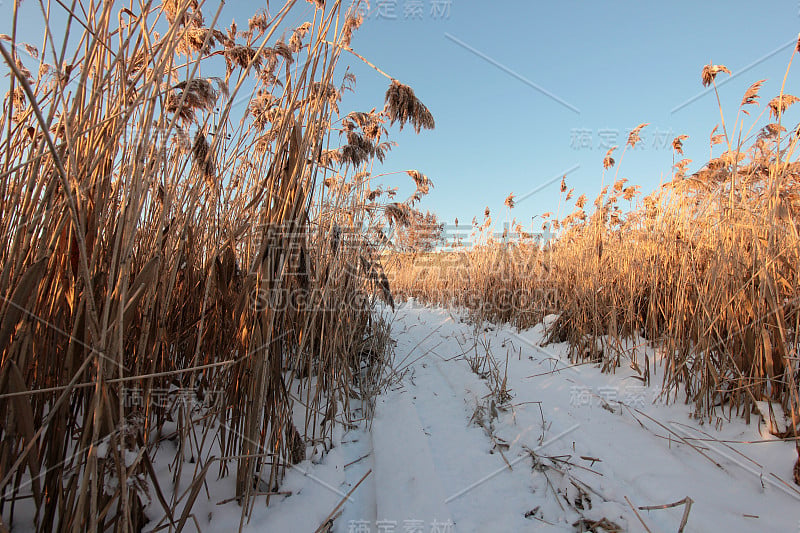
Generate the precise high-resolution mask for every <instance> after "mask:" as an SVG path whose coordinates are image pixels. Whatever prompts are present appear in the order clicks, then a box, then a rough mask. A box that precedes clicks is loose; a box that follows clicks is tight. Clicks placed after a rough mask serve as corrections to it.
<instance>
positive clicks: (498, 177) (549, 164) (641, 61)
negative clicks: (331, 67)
mask: <svg viewBox="0 0 800 533" xmlns="http://www.w3.org/2000/svg"><path fill="white" fill-rule="evenodd" d="M377 4H378V3H376V2H375V1H373V2H372V11H373V12H372V13H371V15H370V16H368V17H367V20H366V21H365V24H364V25H363V26H362V28H361V30H360V31H359V32H358V34H357V36H356V38H355V39H354V41H353V47H354V48H355V49H356V50H358V51H359V52H361V53H363V54H365V55H366V56H368V57H369V58H370V60H372V61H373V62H374V63H376V64H377V65H380V66H381V67H382V68H383V69H384V70H386V71H387V72H389V73H390V74H391V75H392V76H394V77H397V78H398V79H400V80H401V81H403V82H404V83H406V84H408V85H410V86H412V87H413V88H414V89H415V91H416V94H417V96H418V97H419V98H420V99H421V100H422V101H423V102H424V103H425V104H426V105H427V106H428V107H429V108H430V110H431V111H432V113H433V115H434V117H435V119H436V129H435V130H434V131H425V132H423V133H422V134H421V135H419V136H417V135H415V134H414V133H413V131H410V132H407V131H405V130H404V131H403V132H402V133H401V134H396V135H395V136H394V139H395V140H397V141H399V143H400V145H399V146H398V147H397V148H395V150H394V151H393V152H392V154H391V156H390V158H389V159H388V161H387V163H388V164H387V167H390V168H393V169H405V168H418V169H419V170H420V171H422V172H423V173H425V174H427V175H428V176H429V177H430V178H431V179H432V180H433V182H434V184H435V188H434V189H433V190H432V191H431V194H430V195H429V197H427V198H426V200H425V201H424V202H423V208H430V209H432V210H435V211H436V212H438V213H439V214H440V216H441V218H442V219H443V220H445V221H448V222H452V221H453V219H454V218H456V217H458V218H459V221H460V222H461V223H464V222H467V223H468V222H469V221H470V220H471V219H472V217H473V216H478V218H479V219H480V218H481V217H482V214H483V210H484V208H485V207H486V206H489V207H490V208H491V210H492V212H493V214H494V215H495V216H494V218H495V221H499V220H505V219H506V213H507V211H506V209H505V207H504V206H503V201H504V199H505V198H506V196H507V195H508V193H510V192H514V193H515V194H516V195H517V197H518V198H521V197H523V196H525V195H526V194H529V193H531V192H532V191H536V190H537V189H540V190H539V191H538V192H536V193H534V194H531V195H530V196H529V197H527V198H526V199H525V200H523V201H521V202H519V203H518V204H517V207H516V208H515V209H514V210H513V211H512V216H516V217H517V218H518V220H520V221H522V222H526V221H527V222H529V221H530V217H532V216H534V215H537V214H541V213H543V212H546V211H555V210H556V208H557V203H558V196H559V194H558V193H559V189H558V187H559V180H558V179H557V178H560V176H561V175H562V174H563V173H565V172H567V171H568V170H571V169H572V171H571V172H570V173H569V175H568V176H567V184H568V186H569V187H575V189H576V197H577V196H578V195H580V194H581V193H584V192H585V193H587V196H589V197H590V199H592V198H593V196H594V195H596V193H597V192H598V191H599V190H600V181H601V173H602V172H601V171H602V160H603V156H604V155H605V151H606V148H604V147H603V145H604V144H605V143H606V142H607V141H608V140H611V141H612V142H613V143H614V144H619V145H620V150H618V151H617V153H616V154H615V155H616V159H617V160H619V156H620V154H621V148H622V145H624V144H625V140H626V138H627V131H628V130H630V129H631V128H633V127H635V126H636V125H637V124H639V123H642V122H649V123H650V126H648V127H647V128H646V129H645V130H644V131H643V134H642V139H643V142H642V144H641V146H640V148H638V149H637V150H635V151H633V152H631V151H629V152H628V153H627V154H626V155H625V159H624V161H623V162H622V166H621V169H620V174H619V176H620V177H625V178H628V179H629V180H630V183H631V184H640V185H641V186H642V189H643V191H645V192H647V191H650V190H653V189H654V188H656V187H658V185H659V183H660V180H661V179H662V177H666V179H669V177H668V176H669V173H670V169H671V166H672V150H671V142H672V138H673V137H674V136H676V135H678V134H687V135H689V136H690V138H689V139H688V140H687V141H686V143H685V149H686V157H688V158H691V159H693V163H692V165H691V166H690V170H691V171H694V170H697V169H698V168H699V167H700V166H701V165H702V164H703V163H705V162H706V161H707V160H708V155H709V142H708V138H709V134H710V133H711V130H712V128H713V127H714V126H715V125H716V124H718V123H719V110H718V108H717V104H716V99H715V97H714V94H713V92H710V93H706V94H705V95H704V96H702V97H701V98H698V99H696V100H695V101H693V102H691V103H690V104H688V105H684V107H682V108H680V109H677V110H676V108H677V107H679V106H681V105H682V104H685V103H686V102H687V100H689V99H691V98H694V97H696V96H697V95H698V94H700V93H702V92H703V91H704V88H703V86H702V84H701V83H700V72H701V69H702V67H703V65H704V64H707V63H708V62H709V61H713V62H714V63H721V64H724V65H727V66H728V67H729V68H730V69H731V71H732V72H733V74H734V79H732V80H731V81H730V82H728V83H725V84H724V85H723V86H722V87H721V88H720V93H721V97H722V99H723V106H724V108H725V110H726V121H730V123H733V121H734V120H735V118H736V112H737V108H738V105H739V102H740V101H741V98H742V95H743V93H744V91H745V90H746V89H747V87H748V86H749V85H750V84H751V83H752V82H755V81H757V80H760V79H762V78H767V80H768V81H767V82H766V83H765V84H764V88H763V89H762V92H761V94H762V104H763V105H764V106H765V105H766V102H768V101H769V100H770V99H771V98H773V97H774V96H777V95H778V94H779V92H780V86H781V82H782V79H783V76H784V73H785V70H786V66H787V65H788V62H789V58H790V56H791V52H792V49H793V44H789V43H794V42H796V40H797V36H798V32H800V2H798V1H797V0H794V1H788V0H785V1H771V2H764V3H760V4H754V3H752V2H744V1H740V0H728V1H692V2H689V1H684V0H678V1H671V2H642V1H633V0H611V1H608V0H605V1H601V0H594V1H586V0H562V1H554V2H534V1H504V2H477V1H468V0H452V1H451V2H449V13H448V14H447V15H446V16H445V15H442V14H441V13H440V12H437V13H434V12H433V11H434V8H435V7H437V8H440V7H441V5H442V4H448V2H436V1H434V0H423V1H422V2H417V3H416V4H422V5H423V12H422V16H421V17H419V16H418V13H417V12H416V11H415V9H413V8H412V9H409V10H408V11H406V9H407V5H408V4H415V2H410V1H407V0H397V1H396V2H386V4H393V5H394V6H395V9H394V18H390V17H389V16H388V15H387V14H386V12H380V11H379V10H378V9H377ZM435 4H438V5H435ZM412 7H413V6H412ZM411 14H417V17H412V16H410V15H411ZM407 15H408V16H407ZM778 49H781V50H779V51H777V53H774V52H775V51H776V50H778ZM771 53H774V55H772V56H771V57H768V58H766V59H763V58H764V57H765V56H767V55H769V54H771ZM759 60H760V61H759ZM748 66H749V67H750V68H749V70H747V71H746V72H742V71H743V69H745V68H746V67H748ZM357 73H358V86H357V89H358V98H359V99H363V101H364V103H365V105H364V107H371V106H373V105H376V106H380V105H381V104H382V95H383V91H384V90H385V83H384V80H383V79H380V77H379V76H377V75H376V74H374V73H371V72H370V71H369V70H368V69H365V68H359V69H357ZM725 78H727V76H726V75H724V74H720V76H719V77H718V78H717V79H718V81H722V80H724V79H725ZM798 82H800V59H798V60H797V61H796V62H795V66H794V70H793V74H790V76H789V78H788V81H787V86H786V92H788V93H793V94H797V95H798V96H800V86H798ZM545 92H546V93H549V94H550V95H552V96H548V95H547V94H546V93H545ZM373 93H374V95H375V98H374V100H372V99H371V97H372V95H373ZM576 109H577V111H576ZM791 111H793V112H791ZM728 115H729V116H728ZM757 115H758V113H753V118H752V119H751V121H752V120H753V119H755V118H756V116H757ZM784 119H785V120H784V124H786V125H787V126H794V125H795V124H797V121H798V120H800V105H798V107H797V109H793V110H790V112H787V114H786V115H785V117H784ZM749 123H750V122H748V124H749ZM729 127H730V125H729ZM615 135H616V137H617V139H616V141H614V140H613V139H614V137H615ZM587 144H588V146H587ZM721 151H722V148H721V146H717V147H716V149H715V152H714V154H715V155H717V154H718V153H720V152H721ZM576 167H577V168H576ZM612 178H613V176H612ZM396 179H402V178H401V177H397V178H396ZM554 179H556V181H555V182H553V183H551V184H550V185H549V186H547V185H546V184H547V183H548V182H551V181H552V180H554ZM607 179H608V178H607ZM543 186H544V187H543ZM542 187H543V188H542ZM568 212H569V211H567V212H564V210H563V209H562V215H564V214H567V213H568Z"/></svg>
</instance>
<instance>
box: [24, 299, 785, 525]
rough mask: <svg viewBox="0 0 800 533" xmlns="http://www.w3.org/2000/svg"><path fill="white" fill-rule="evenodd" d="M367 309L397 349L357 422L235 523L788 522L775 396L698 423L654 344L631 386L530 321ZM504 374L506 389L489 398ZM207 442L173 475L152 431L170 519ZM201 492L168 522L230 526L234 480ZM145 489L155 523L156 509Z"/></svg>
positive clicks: (210, 449) (170, 449) (409, 307)
mask: <svg viewBox="0 0 800 533" xmlns="http://www.w3.org/2000/svg"><path fill="white" fill-rule="evenodd" d="M384 312H385V313H387V314H388V317H389V318H390V320H391V321H392V322H393V324H392V331H393V333H392V336H393V338H394V340H395V341H396V342H397V345H396V348H395V356H394V365H393V380H392V382H391V385H390V386H389V387H387V390H386V391H385V392H384V393H383V394H382V395H381V396H380V397H379V398H378V399H377V400H376V403H375V406H374V419H373V421H372V423H371V425H370V423H369V422H365V421H360V422H358V423H357V424H356V425H354V426H353V427H351V428H347V429H345V428H341V427H340V428H339V429H338V430H337V431H335V432H334V438H333V442H332V443H330V444H329V445H328V446H326V447H325V448H324V449H323V448H322V447H320V446H318V447H317V448H316V450H314V449H313V448H311V447H309V448H308V450H307V457H308V459H307V460H306V461H304V462H302V463H300V464H298V465H296V466H294V467H293V468H291V469H289V470H288V472H287V475H286V478H285V479H284V480H283V482H282V483H281V486H280V487H279V491H281V493H283V494H281V495H273V496H272V497H271V499H270V502H269V505H267V503H266V498H265V497H264V496H258V497H256V499H255V502H254V504H253V509H252V513H251V515H250V519H249V520H246V521H245V522H244V523H243V524H242V525H243V528H242V529H243V531H249V532H261V531H315V530H316V529H317V528H318V527H319V526H320V525H322V524H323V523H324V522H325V521H326V520H327V519H329V518H330V517H331V516H334V517H335V520H334V521H333V525H332V531H334V532H338V533H350V532H359V533H366V532H379V531H380V532H395V531H396V532H404V533H405V532H412V531H415V532H425V533H428V532H445V531H458V532H470V531H535V530H542V531H576V530H579V529H577V527H576V526H575V524H578V526H580V524H581V521H582V523H583V524H591V523H592V522H599V521H605V522H604V523H606V524H607V525H608V524H615V525H617V526H619V527H620V528H621V529H622V530H625V531H645V526H644V525H643V524H642V521H644V523H645V524H646V527H647V528H648V529H649V530H650V531H654V532H655V531H678V529H679V527H680V525H681V522H682V519H683V518H684V514H685V512H686V510H687V505H686V503H685V502H686V501H687V500H686V498H690V499H691V502H692V504H691V507H690V508H689V513H688V520H687V523H686V526H685V529H684V530H685V531H733V532H735V531H797V530H798V526H800V505H798V500H800V490H798V489H800V488H799V487H797V486H796V485H795V484H794V482H793V481H792V468H793V466H794V462H795V460H796V452H795V448H794V445H793V444H792V443H791V442H783V441H780V440H778V439H777V438H775V437H773V436H772V435H771V434H770V433H769V432H768V430H767V426H768V425H769V424H776V423H777V424H779V423H780V422H781V419H782V417H784V414H783V413H782V411H780V410H779V409H777V408H776V406H771V409H770V406H769V405H768V404H766V403H765V404H761V405H760V406H759V408H760V409H761V411H762V412H763V413H764V416H765V417H766V418H767V419H766V420H761V419H760V418H759V417H753V422H752V423H751V424H750V425H746V424H745V423H744V421H743V420H741V419H739V418H736V417H735V415H734V417H733V418H732V419H731V420H720V421H715V422H719V423H715V424H708V423H707V422H706V423H703V421H701V420H698V419H695V418H693V417H692V413H693V407H692V406H691V405H686V404H684V403H683V402H682V401H681V400H682V396H679V399H678V401H677V402H676V403H671V404H669V405H665V404H664V403H663V400H662V399H661V398H660V394H659V393H660V390H659V388H658V384H659V383H660V382H661V379H660V376H661V374H660V371H661V368H660V365H659V364H658V360H659V354H658V352H657V350H655V349H654V348H652V347H650V346H648V344H647V342H646V341H644V340H639V341H638V342H636V343H631V344H630V345H629V346H628V348H629V349H630V352H631V353H634V351H636V352H637V353H638V355H639V357H640V359H639V360H640V361H641V357H642V356H643V355H644V354H647V356H648V358H649V360H650V362H651V365H650V366H651V368H650V370H651V372H652V381H651V382H652V384H653V385H651V386H648V387H645V386H644V385H643V384H642V382H641V380H640V379H639V377H638V374H637V372H636V371H635V370H634V369H632V368H630V365H629V364H628V362H627V361H624V360H623V364H622V366H621V367H620V368H617V369H616V371H615V373H612V374H603V373H601V371H600V368H598V367H597V365H592V364H588V365H577V366H576V365H572V364H570V362H569V360H568V357H567V346H566V345H549V346H544V347H543V346H540V343H541V342H542V339H543V325H541V324H540V325H539V326H536V327H534V328H532V329H530V330H527V331H521V332H518V331H516V330H514V329H513V328H510V327H500V326H495V325H490V324H486V325H482V326H481V327H477V328H476V327H475V326H474V325H473V324H470V323H469V321H467V320H465V318H464V316H462V315H461V314H460V313H458V312H456V311H453V310H445V309H436V308H429V307H425V306H422V305H419V304H418V303H416V302H414V301H413V300H412V301H410V302H407V303H405V304H403V305H400V306H398V308H397V311H396V312H394V313H389V311H388V310H385V311H384ZM553 320H555V317H553V316H550V317H547V320H546V321H548V322H551V323H552V321H553ZM487 354H488V355H487ZM504 381H505V391H506V392H507V394H506V395H503V394H498V392H497V391H498V389H499V388H502V384H503V382H504ZM364 410H365V409H364V406H362V407H361V408H358V407H357V411H356V412H355V413H354V416H355V417H356V418H358V419H361V418H363V417H364ZM770 413H771V414H770ZM769 418H772V419H773V420H769ZM298 423H299V421H298ZM198 431H202V429H200V428H198ZM212 433H213V432H212ZM198 435H199V434H198ZM198 440H200V439H198ZM206 442H207V444H206V445H204V449H203V453H202V454H200V457H203V458H204V459H203V461H201V462H199V463H197V464H194V463H193V462H192V460H193V458H192V457H191V453H187V452H185V453H184V462H183V465H182V471H181V475H180V480H179V481H180V482H179V483H178V484H177V486H174V485H173V484H172V482H171V480H172V476H173V470H172V469H173V468H174V458H175V454H176V453H177V449H176V447H175V444H174V443H173V442H171V441H168V440H167V441H164V442H162V443H161V445H160V449H159V451H158V453H157V454H155V456H154V458H153V464H154V468H155V470H156V472H157V475H158V478H159V480H160V487H161V489H162V491H163V492H164V495H165V498H166V499H167V501H169V502H172V501H173V499H178V500H180V501H181V504H179V505H178V509H177V511H176V517H179V516H180V514H181V512H182V509H181V505H183V503H184V502H185V500H186V497H185V494H186V493H187V488H188V487H189V484H190V481H191V479H192V475H193V473H194V472H195V469H199V468H202V466H203V465H204V462H205V461H206V460H207V459H208V458H209V457H210V456H211V455H216V456H219V455H220V454H219V449H218V448H217V444H216V442H215V441H212V440H211V439H209V440H208V441H206ZM747 442H749V443H747ZM100 453H101V454H107V450H106V449H105V447H103V446H101V450H100ZM201 463H202V464H201ZM359 483H360V484H359ZM206 487H207V490H206V489H204V490H201V491H200V493H199V495H198V497H197V501H196V502H195V505H194V507H193V510H192V514H193V516H192V518H191V519H189V520H188V522H187V524H186V528H185V530H187V531H196V530H202V531H217V530H221V531H226V530H228V531H237V530H238V529H239V527H240V520H241V508H240V507H239V505H238V504H237V503H236V502H235V501H233V500H231V498H232V497H233V495H234V494H235V490H234V489H235V484H234V479H233V475H232V474H229V475H228V476H227V477H222V478H219V477H218V468H217V466H216V465H212V467H211V468H210V469H209V471H208V475H207V476H206ZM262 489H263V490H266V487H262ZM351 491H352V494H350V496H349V497H348V493H350V492H351ZM149 493H150V495H151V501H150V503H149V505H148V507H147V509H146V511H147V514H148V516H149V517H150V518H151V520H152V521H151V522H150V524H149V525H148V530H154V529H155V528H157V527H159V526H163V524H164V523H165V522H164V521H163V514H164V513H163V510H162V509H161V507H160V504H159V503H158V501H157V500H156V499H155V497H154V496H153V495H154V492H153V490H152V487H151V489H150V491H149ZM176 495H177V496H176ZM181 498H183V499H181ZM677 502H681V503H678V504H677V505H674V506H671V507H666V508H658V509H650V510H647V509H641V507H661V506H665V505H667V504H673V503H677ZM340 504H343V505H340ZM634 508H635V509H636V511H634ZM22 511H25V510H24V509H21V514H20V516H32V514H33V513H32V510H30V509H28V510H27V511H25V512H22ZM637 513H638V515H639V516H637ZM16 525H17V528H15V530H25V527H24V524H20V523H17V524H16ZM609 527H610V526H609ZM597 530H598V531H601V530H602V529H599V528H598V529H597Z"/></svg>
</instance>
